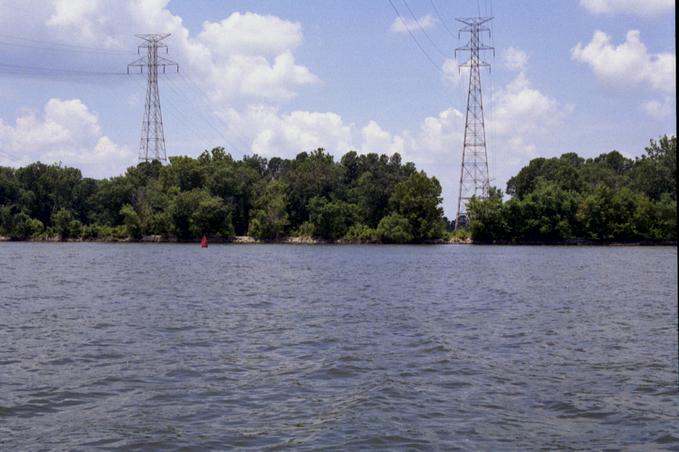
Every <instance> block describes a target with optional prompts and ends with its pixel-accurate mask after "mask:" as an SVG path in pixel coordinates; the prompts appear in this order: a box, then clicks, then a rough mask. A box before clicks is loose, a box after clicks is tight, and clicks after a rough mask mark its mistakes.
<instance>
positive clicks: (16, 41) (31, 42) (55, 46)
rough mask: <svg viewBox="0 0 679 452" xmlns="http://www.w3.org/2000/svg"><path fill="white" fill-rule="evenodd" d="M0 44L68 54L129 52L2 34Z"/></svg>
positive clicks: (125, 53) (116, 53) (127, 53)
mask: <svg viewBox="0 0 679 452" xmlns="http://www.w3.org/2000/svg"><path fill="white" fill-rule="evenodd" d="M0 44H1V45H6V46H16V47H31V48H38V49H45V50H57V51H68V52H90V53H92V52H93V53H101V54H108V55H129V54H130V52H127V51H123V50H116V49H111V48H105V47H89V46H82V45H76V44H66V43H61V42H55V41H43V40H40V39H33V38H25V37H21V36H12V35H8V34H4V33H0Z"/></svg>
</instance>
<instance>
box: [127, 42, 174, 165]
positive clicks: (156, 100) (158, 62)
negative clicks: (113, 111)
mask: <svg viewBox="0 0 679 452" xmlns="http://www.w3.org/2000/svg"><path fill="white" fill-rule="evenodd" d="M135 36H136V37H138V38H140V39H143V40H144V41H145V42H144V43H143V44H141V45H139V46H138V47H137V53H141V49H146V55H145V56H143V57H141V58H139V59H138V60H135V61H133V62H132V63H130V64H128V65H127V73H128V74H129V73H130V68H131V67H138V68H139V72H140V73H142V74H143V73H144V68H146V74H147V79H148V81H147V84H146V103H145V106H144V117H143V118H142V121H141V143H140V144H139V161H140V162H148V161H150V160H160V161H161V162H166V161H167V155H166V154H165V136H164V134H163V115H162V114H161V111H160V93H159V92H158V68H162V70H163V73H165V68H166V67H167V66H170V67H171V66H176V67H177V72H179V65H178V64H177V63H175V62H174V61H170V60H168V59H167V58H163V57H161V56H158V49H165V53H167V45H165V44H163V43H162V42H161V41H162V40H163V39H165V38H167V37H168V36H170V33H165V34H146V35H135Z"/></svg>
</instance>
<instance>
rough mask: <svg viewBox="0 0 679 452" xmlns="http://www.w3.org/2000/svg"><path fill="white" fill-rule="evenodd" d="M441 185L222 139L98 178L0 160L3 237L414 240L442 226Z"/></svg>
mask: <svg viewBox="0 0 679 452" xmlns="http://www.w3.org/2000/svg"><path fill="white" fill-rule="evenodd" d="M446 226H447V220H446V219H445V218H444V216H443V209H442V208H441V185H440V184H439V182H438V181H437V180H436V178H434V177H428V176H427V175H426V174H425V173H424V172H422V171H417V169H416V168H415V166H414V164H412V163H403V162H402V161H401V157H400V155H399V154H394V155H392V156H386V155H378V154H366V155H358V154H357V153H356V152H353V151H351V152H348V153H347V154H345V155H344V156H343V157H342V158H341V159H340V161H339V162H336V161H334V158H333V156H332V155H330V154H328V153H327V152H325V151H324V150H323V149H317V150H315V151H313V152H310V153H307V152H302V153H300V154H298V155H297V156H296V157H295V158H294V159H282V158H277V157H274V158H271V159H268V160H267V159H265V158H263V157H260V156H257V155H253V156H245V157H243V158H242V159H240V160H236V159H234V158H233V157H232V156H231V155H230V154H229V153H227V152H226V151H225V150H224V149H223V148H215V149H213V150H211V151H205V152H203V153H202V154H201V155H200V156H199V157H198V158H191V157H185V156H179V157H170V159H169V163H168V164H167V165H161V164H160V162H158V161H152V162H142V163H140V164H138V165H137V166H134V167H130V168H128V170H127V171H126V173H125V174H124V175H122V176H118V177H112V178H109V179H101V180H95V179H92V178H88V177H83V176H82V174H81V172H80V170H78V169H76V168H69V167H64V166H62V165H60V164H52V165H46V164H43V163H40V162H37V163H33V164H30V165H27V166H25V167H22V168H17V169H14V168H8V167H0V235H3V236H7V237H10V238H11V239H14V240H24V239H30V238H33V239H47V238H60V239H84V240H95V239H99V240H109V239H132V240H138V239H141V238H142V237H144V236H149V235H156V236H158V235H159V236H164V237H171V238H176V239H177V240H180V241H189V240H195V239H196V238H199V237H201V236H202V235H208V236H212V237H220V238H223V239H227V240H228V239H230V238H232V237H234V236H236V235H250V236H253V237H254V238H257V239H260V240H279V239H281V238H283V237H289V236H300V237H314V238H318V239H323V240H329V241H336V240H341V239H344V240H347V241H352V242H378V241H379V242H386V243H409V242H422V241H430V240H436V239H440V238H442V237H444V236H445V235H446Z"/></svg>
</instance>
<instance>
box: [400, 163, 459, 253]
mask: <svg viewBox="0 0 679 452" xmlns="http://www.w3.org/2000/svg"><path fill="white" fill-rule="evenodd" d="M441 200H442V199H441V184H439V181H438V180H437V179H436V178H435V177H432V178H429V177H427V175H426V174H425V173H424V172H422V171H420V172H416V173H413V174H411V175H410V177H408V178H407V179H406V180H404V181H402V182H399V183H398V185H396V188H395V189H394V192H393V193H392V195H391V198H390V200H389V203H390V205H391V207H392V209H393V211H394V212H395V213H397V214H399V215H401V216H402V217H404V218H406V219H407V220H408V221H409V222H410V231H411V233H412V234H413V238H414V239H415V240H430V239H437V238H441V237H443V235H444V233H445V228H446V225H445V222H444V221H443V209H442V208H441V205H440V204H441Z"/></svg>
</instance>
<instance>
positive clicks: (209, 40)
mask: <svg viewBox="0 0 679 452" xmlns="http://www.w3.org/2000/svg"><path fill="white" fill-rule="evenodd" d="M198 38H199V39H200V41H201V42H203V43H204V44H206V45H207V46H209V47H210V49H212V50H213V51H214V53H216V54H221V55H232V54H239V55H265V56H267V55H269V56H270V55H274V56H275V55H278V54H281V53H283V52H285V51H287V50H289V49H294V48H296V47H297V46H299V45H300V44H301V42H302V26H301V25H300V24H299V23H297V22H289V21H286V20H282V19H280V18H278V17H275V16H260V15H258V14H253V13H249V12H248V13H245V14H241V13H238V12H235V13H233V14H231V15H230V16H229V17H228V18H226V19H224V20H222V21H221V22H205V23H204V24H203V30H202V31H201V32H200V34H199V35H198Z"/></svg>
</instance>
